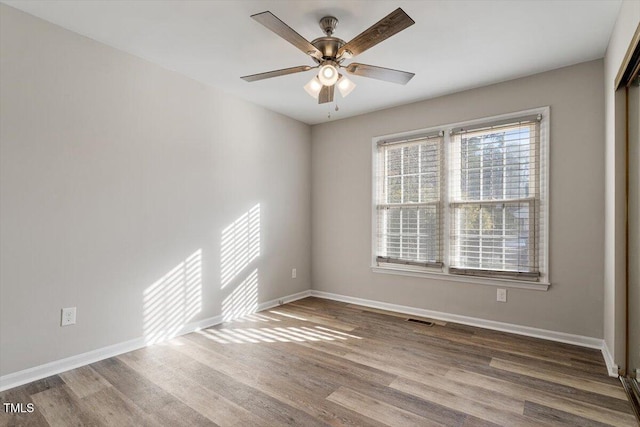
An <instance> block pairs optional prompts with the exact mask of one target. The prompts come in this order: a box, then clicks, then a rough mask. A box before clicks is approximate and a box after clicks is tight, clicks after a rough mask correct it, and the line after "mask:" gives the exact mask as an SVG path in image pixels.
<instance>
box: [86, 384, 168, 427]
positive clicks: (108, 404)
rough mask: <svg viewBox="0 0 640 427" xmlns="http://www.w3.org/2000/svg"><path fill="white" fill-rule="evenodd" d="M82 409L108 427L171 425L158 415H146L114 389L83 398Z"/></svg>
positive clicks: (109, 388) (110, 388)
mask: <svg viewBox="0 0 640 427" xmlns="http://www.w3.org/2000/svg"><path fill="white" fill-rule="evenodd" d="M82 407H83V408H86V410H87V412H90V413H91V414H93V415H95V416H97V417H98V419H100V420H104V421H105V424H106V425H108V426H113V427H127V426H134V425H135V426H141V427H153V426H169V425H170V424H169V423H167V422H163V420H162V419H161V418H159V417H157V416H156V415H154V414H148V413H146V412H145V411H143V410H142V409H140V408H139V407H138V406H137V405H136V404H135V403H134V401H132V400H130V399H129V398H127V396H125V395H123V394H122V393H120V392H119V391H118V390H117V389H115V388H113V387H108V388H104V389H102V390H100V391H98V392H96V393H93V394H90V395H89V396H87V397H85V398H83V399H82ZM80 425H81V424H80ZM177 425H180V424H177Z"/></svg>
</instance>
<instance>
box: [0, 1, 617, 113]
mask: <svg viewBox="0 0 640 427" xmlns="http://www.w3.org/2000/svg"><path fill="white" fill-rule="evenodd" d="M2 2H3V3H6V4H9V5H11V6H13V7H16V8H18V9H21V10H23V11H25V12H27V13H30V14H32V15H35V16H38V17H40V18H43V19H45V20H47V21H50V22H53V23H55V24H58V25H60V26H62V27H65V28H68V29H70V30H72V31H75V32H77V33H80V34H83V35H85V36H87V37H90V38H92V39H95V40H98V41H100V42H102V43H105V44H108V45H110V46H113V47H115V48H118V49H121V50H123V51H126V52H129V53H132V54H134V55H137V56H140V57H142V58H145V59H147V60H149V61H152V62H154V63H157V64H159V65H161V66H163V67H165V68H168V69H171V70H175V71H177V72H179V73H181V74H184V75H187V76H189V77H191V78H193V79H195V80H198V81H200V82H203V83H206V84H210V85H212V86H215V87H218V88H220V89H221V90H223V91H225V92H229V93H232V94H235V95H237V96H239V97H242V98H244V99H246V100H249V101H252V102H254V103H256V104H259V105H262V106H264V107H266V108H269V109H271V110H274V111H277V112H280V113H282V114H285V115H287V116H290V117H293V118H295V119H298V120H300V121H303V122H305V123H309V124H316V123H321V122H324V121H327V120H328V118H327V113H328V111H329V110H331V112H332V120H336V119H340V118H345V117H350V116H354V115H358V114H362V113H366V112H369V111H373V110H379V109H383V108H387V107H391V106H395V105H401V104H406V103H409V102H414V101H418V100H423V99H427V98H433V97H436V96H440V95H444V94H448V93H453V92H458V91H461V90H464V89H469V88H473V87H478V86H484V85H487V84H491V83H497V82H500V81H505V80H510V79H513V78H517V77H522V76H525V75H530V74H535V73H539V72H542V71H546V70H551V69H555V68H559V67H563V66H567V65H571V64H576V63H579V62H584V61H589V60H592V59H597V58H602V57H603V56H604V53H605V49H606V46H607V43H608V41H609V36H610V34H611V30H612V28H613V25H614V23H615V19H616V16H617V14H618V10H619V8H620V4H621V0H583V1H577V0H573V1H566V0H555V1H553V0H539V1H532V0H531V1H524V0H511V1H505V0H471V1H445V0H429V1H426V0H425V1H419V0H414V1H385V0H378V1H371V0H368V1H354V0H339V1H335V0H328V1H294V0H245V1H237V0H235V1H223V0H212V1H202V0H199V1H187V0H185V1H170V0H161V1H155V0H137V1H134V0H130V1H126V0H118V1H115V0H112V1H109V0H93V1H78V0H74V1H67V0H57V1H52V0H45V1H41V0H38V1H27V0H20V1H17V0H2ZM397 7H402V8H403V9H404V11H405V12H406V13H407V14H408V15H409V16H411V17H412V18H413V19H414V21H416V24H415V25H413V26H411V27H409V28H408V29H406V30H404V31H402V32H400V33H398V34H396V35H395V36H393V37H391V38H390V39H387V40H386V41H384V42H382V43H381V44H379V45H377V46H375V47H373V48H371V49H370V50H368V51H367V52H365V53H363V54H362V55H359V56H357V57H356V58H354V59H353V60H352V61H353V62H361V63H365V64H371V65H378V66H381V67H386V68H395V69H399V70H404V71H411V72H414V73H416V76H415V77H414V78H413V80H411V81H410V82H409V83H408V84H407V85H406V86H402V85H396V84H393V83H387V82H383V81H379V80H373V79H366V78H363V77H357V76H356V77H352V78H351V80H353V81H354V82H355V83H356V84H357V85H358V86H357V87H356V89H355V90H354V91H353V92H352V93H351V95H349V97H348V98H345V99H342V98H341V97H340V96H339V95H338V94H337V93H336V100H337V103H338V105H339V107H340V110H339V111H338V112H335V111H334V105H333V104H330V105H328V104H324V105H318V104H317V103H316V101H315V100H314V99H313V98H311V97H310V96H309V95H307V93H306V92H305V91H304V90H303V88H302V86H303V85H304V84H305V83H306V82H307V81H308V80H309V79H311V77H312V76H313V71H308V72H306V73H300V74H295V75H289V76H283V77H276V78H273V79H269V80H263V81H257V82H253V83H247V82H245V81H243V80H241V79H240V76H243V75H247V74H255V73H260V72H265V71H271V70H274V69H279V68H287V67H293V66H297V65H315V64H314V63H313V62H312V61H311V59H310V58H309V57H307V56H306V55H304V54H303V53H302V52H300V51H299V50H297V49H296V48H295V47H294V46H293V45H291V44H289V43H288V42H286V41H284V40H283V39H281V38H280V37H278V36H277V35H275V34H274V33H272V32H271V31H269V30H268V29H267V28H265V27H263V26H262V25H260V24H259V23H257V22H255V21H254V20H253V19H251V18H250V17H249V16H250V15H252V14H255V13H259V12H263V11H265V10H269V11H271V12H272V13H274V14H275V15H276V16H278V17H279V18H280V19H281V20H283V21H284V22H286V23H287V24H288V25H289V26H291V27H292V28H293V29H295V30H296V31H297V32H298V33H300V34H301V35H302V36H304V37H305V38H307V39H308V40H312V39H314V38H316V37H320V36H322V35H323V33H322V31H321V30H320V27H319V26H318V20H319V19H320V18H321V17H323V16H325V15H333V16H335V17H337V18H338V20H339V21H340V22H339V23H338V26H337V28H336V32H335V34H334V35H335V36H336V37H339V38H341V39H343V40H345V41H349V40H351V39H352V38H353V37H355V36H356V35H358V34H359V33H360V32H361V31H363V30H364V29H366V28H368V27H369V26H371V25H372V24H374V23H375V22H377V21H378V20H380V19H381V18H382V17H384V16H386V15H387V14H388V13H390V12H391V11H393V10H394V9H396V8H397ZM352 61H345V64H346V63H349V62H352Z"/></svg>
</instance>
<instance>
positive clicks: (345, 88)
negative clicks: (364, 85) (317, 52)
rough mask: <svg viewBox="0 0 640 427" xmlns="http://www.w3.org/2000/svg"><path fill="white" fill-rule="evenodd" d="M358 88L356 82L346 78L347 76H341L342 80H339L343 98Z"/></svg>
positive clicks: (339, 88)
mask: <svg viewBox="0 0 640 427" xmlns="http://www.w3.org/2000/svg"><path fill="white" fill-rule="evenodd" d="M355 88H356V84H355V83H354V82H352V81H351V80H349V79H348V78H346V77H345V76H340V80H338V90H339V91H340V95H342V97H343V98H346V97H347V95H349V94H350V93H351V91H353V90H354V89H355Z"/></svg>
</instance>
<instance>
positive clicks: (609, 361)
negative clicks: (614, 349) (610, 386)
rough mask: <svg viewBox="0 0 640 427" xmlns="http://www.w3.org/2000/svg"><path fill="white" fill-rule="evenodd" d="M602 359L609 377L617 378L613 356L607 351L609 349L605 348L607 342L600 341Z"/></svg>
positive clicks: (616, 367)
mask: <svg viewBox="0 0 640 427" xmlns="http://www.w3.org/2000/svg"><path fill="white" fill-rule="evenodd" d="M602 357H603V358H604V363H606V365H607V371H608V372H609V376H610V377H617V376H618V365H616V363H615V362H614V360H613V356H612V355H611V352H610V351H609V347H608V346H607V342H606V341H604V340H602Z"/></svg>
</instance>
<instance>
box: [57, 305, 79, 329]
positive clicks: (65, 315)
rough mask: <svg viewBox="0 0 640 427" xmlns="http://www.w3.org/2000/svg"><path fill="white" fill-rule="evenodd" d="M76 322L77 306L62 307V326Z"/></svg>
mask: <svg viewBox="0 0 640 427" xmlns="http://www.w3.org/2000/svg"><path fill="white" fill-rule="evenodd" d="M75 324H76V308H75V307H69V308H63V309H62V320H61V321H60V326H69V325H75Z"/></svg>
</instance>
